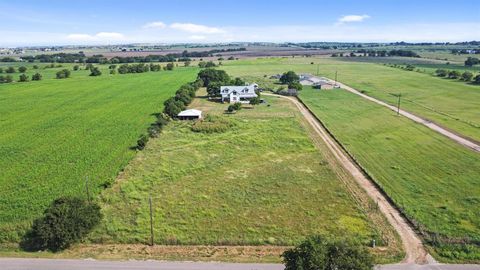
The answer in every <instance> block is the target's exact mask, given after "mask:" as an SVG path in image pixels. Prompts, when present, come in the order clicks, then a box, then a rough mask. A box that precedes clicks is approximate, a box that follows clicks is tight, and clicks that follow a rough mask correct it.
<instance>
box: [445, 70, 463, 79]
mask: <svg viewBox="0 0 480 270" xmlns="http://www.w3.org/2000/svg"><path fill="white" fill-rule="evenodd" d="M448 78H449V79H458V78H460V72H459V71H457V70H451V71H449V72H448Z"/></svg>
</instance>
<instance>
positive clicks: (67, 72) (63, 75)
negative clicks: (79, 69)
mask: <svg viewBox="0 0 480 270" xmlns="http://www.w3.org/2000/svg"><path fill="white" fill-rule="evenodd" d="M70 74H71V72H70V70H68V69H62V70H60V71H58V72H57V73H56V78H57V79H66V78H69V77H70Z"/></svg>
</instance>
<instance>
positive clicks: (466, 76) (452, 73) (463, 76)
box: [435, 69, 480, 84]
mask: <svg viewBox="0 0 480 270" xmlns="http://www.w3.org/2000/svg"><path fill="white" fill-rule="evenodd" d="M435 75H437V76H438V77H442V78H448V79H457V80H458V79H460V80H462V81H465V82H470V81H471V82H472V83H474V84H480V74H478V75H476V76H475V77H474V75H473V73H472V72H470V71H464V72H463V73H462V72H460V71H458V70H446V69H437V70H435ZM472 79H473V81H472Z"/></svg>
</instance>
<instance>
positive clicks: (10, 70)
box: [5, 67, 17, 73]
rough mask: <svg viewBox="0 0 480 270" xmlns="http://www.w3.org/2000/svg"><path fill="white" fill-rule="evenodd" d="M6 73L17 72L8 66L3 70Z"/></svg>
mask: <svg viewBox="0 0 480 270" xmlns="http://www.w3.org/2000/svg"><path fill="white" fill-rule="evenodd" d="M5 72H6V73H15V72H17V71H16V70H15V68H14V67H8V68H7V70H5Z"/></svg>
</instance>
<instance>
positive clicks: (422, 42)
mask: <svg viewBox="0 0 480 270" xmlns="http://www.w3.org/2000/svg"><path fill="white" fill-rule="evenodd" d="M302 43H323V44H402V43H403V44H413V45H415V44H417V45H421V44H432V45H442V44H443V45H445V44H449V45H459V44H462V43H480V41H477V40H469V41H415V42H412V41H281V42H280V41H278V42H275V41H232V42H158V43H157V42H132V43H118V44H106V43H105V44H63V45H62V44H58V45H40V44H39V45H17V46H7V45H0V48H2V49H15V48H45V47H111V46H139V45H146V46H152V45H160V46H172V45H199V46H211V45H241V44H302Z"/></svg>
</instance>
